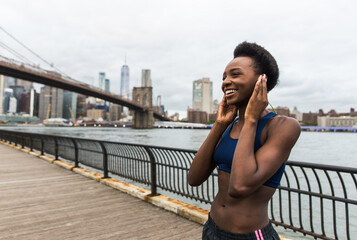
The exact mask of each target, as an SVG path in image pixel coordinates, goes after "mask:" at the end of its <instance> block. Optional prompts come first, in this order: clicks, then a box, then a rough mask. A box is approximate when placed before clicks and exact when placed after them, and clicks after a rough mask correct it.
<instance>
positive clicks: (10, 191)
mask: <svg viewBox="0 0 357 240" xmlns="http://www.w3.org/2000/svg"><path fill="white" fill-rule="evenodd" d="M201 231H202V226H201V225H199V224H197V223H194V222H191V221H189V220H186V219H184V218H182V217H179V216H177V215H175V214H173V213H170V212H167V211H165V210H163V209H160V208H158V207H155V206H153V205H151V204H149V203H146V202H144V201H141V200H139V199H137V198H134V197H132V196H129V195H127V194H125V193H122V192H120V191H118V190H115V189H112V188H110V187H108V186H106V185H104V184H100V183H99V182H96V181H94V180H91V179H88V178H86V177H83V176H81V175H79V174H76V173H74V172H72V171H68V170H66V169H63V168H61V167H58V166H56V165H54V164H50V163H48V162H46V161H44V160H41V159H39V158H37V157H34V156H32V155H29V154H26V153H23V152H20V151H18V150H16V149H13V148H11V147H8V146H5V145H3V144H0V239H155V240H156V239H200V238H201Z"/></svg>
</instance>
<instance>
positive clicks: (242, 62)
mask: <svg viewBox="0 0 357 240" xmlns="http://www.w3.org/2000/svg"><path fill="white" fill-rule="evenodd" d="M253 61H254V60H253V59H251V58H250V57H237V58H234V59H233V60H232V61H230V62H229V63H228V65H227V67H226V69H225V70H224V73H223V83H222V91H223V93H224V95H225V96H226V99H227V104H228V105H241V104H247V103H248V101H249V98H250V96H251V95H252V93H253V90H254V86H255V83H256V82H257V80H258V77H259V75H258V74H257V73H256V72H255V71H254V65H253V64H254V62H253Z"/></svg>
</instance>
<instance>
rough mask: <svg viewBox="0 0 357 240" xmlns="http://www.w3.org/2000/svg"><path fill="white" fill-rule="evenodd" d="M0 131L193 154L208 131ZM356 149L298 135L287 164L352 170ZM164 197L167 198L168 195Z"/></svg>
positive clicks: (337, 137) (351, 137) (342, 140)
mask: <svg viewBox="0 0 357 240" xmlns="http://www.w3.org/2000/svg"><path fill="white" fill-rule="evenodd" d="M3 129H7V130H15V131H23V132H35V133H44V134H51V135H62V136H71V137H80V138H90V139H98V140H106V141H116V142H123V143H134V144H147V145H156V146H165V147H173V148H183V149H193V150H198V148H199V147H200V146H201V144H202V143H203V141H204V140H205V138H206V137H207V135H208V133H209V131H210V130H209V129H162V128H160V129H157V128H155V129H145V130H138V129H132V128H103V127H102V128H99V127H20V126H19V127H3ZM356 146H357V134H356V133H351V132H302V133H301V135H300V138H299V140H298V142H297V143H296V145H295V147H294V148H293V150H292V152H291V154H290V157H289V160H294V161H301V162H310V163H320V164H328V165H338V166H344V167H353V168H355V167H356V163H357V155H356ZM134 184H136V183H134ZM353 191H355V190H353ZM164 194H165V195H169V196H170V195H171V194H170V193H164ZM171 197H175V196H171ZM204 208H206V207H204ZM206 209H207V208H206ZM317 214H318V213H317ZM351 220H352V223H351V224H352V225H351V227H352V228H356V219H355V218H354V217H353V218H352V219H351ZM353 226H354V227H353ZM276 229H277V231H278V233H279V234H281V235H283V236H286V237H289V238H291V239H313V238H311V237H302V235H301V234H299V233H293V232H292V231H290V230H284V229H283V228H281V227H277V228H276ZM355 231H356V229H354V230H352V233H354V232H355Z"/></svg>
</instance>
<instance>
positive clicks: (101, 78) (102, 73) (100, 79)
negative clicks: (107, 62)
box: [98, 72, 105, 90]
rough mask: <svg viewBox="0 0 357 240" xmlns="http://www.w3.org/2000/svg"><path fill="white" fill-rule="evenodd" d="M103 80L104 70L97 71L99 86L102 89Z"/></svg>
mask: <svg viewBox="0 0 357 240" xmlns="http://www.w3.org/2000/svg"><path fill="white" fill-rule="evenodd" d="M104 80H105V72H100V73H99V79H98V81H99V88H100V89H103V90H104Z"/></svg>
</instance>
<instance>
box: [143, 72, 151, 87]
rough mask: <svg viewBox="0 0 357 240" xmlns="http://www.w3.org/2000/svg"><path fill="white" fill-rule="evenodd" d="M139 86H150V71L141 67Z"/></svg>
mask: <svg viewBox="0 0 357 240" xmlns="http://www.w3.org/2000/svg"><path fill="white" fill-rule="evenodd" d="M141 87H151V71H150V69H143V70H142V71H141Z"/></svg>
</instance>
